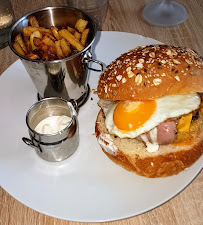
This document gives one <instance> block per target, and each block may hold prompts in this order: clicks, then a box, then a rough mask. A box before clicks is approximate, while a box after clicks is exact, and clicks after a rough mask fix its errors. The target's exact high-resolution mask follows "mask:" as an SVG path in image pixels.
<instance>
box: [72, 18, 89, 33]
mask: <svg viewBox="0 0 203 225" xmlns="http://www.w3.org/2000/svg"><path fill="white" fill-rule="evenodd" d="M87 24H88V21H86V20H83V19H79V20H77V22H76V24H75V28H76V29H77V30H78V31H79V32H80V33H82V32H83V31H84V29H85V28H86V26H87Z"/></svg>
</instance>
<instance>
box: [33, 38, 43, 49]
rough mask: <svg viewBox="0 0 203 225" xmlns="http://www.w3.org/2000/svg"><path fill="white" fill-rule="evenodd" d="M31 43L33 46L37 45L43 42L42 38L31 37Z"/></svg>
mask: <svg viewBox="0 0 203 225" xmlns="http://www.w3.org/2000/svg"><path fill="white" fill-rule="evenodd" d="M33 43H34V45H35V46H37V47H39V46H40V45H41V44H43V42H42V39H41V38H38V37H34V38H33Z"/></svg>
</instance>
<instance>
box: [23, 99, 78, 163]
mask: <svg viewBox="0 0 203 225" xmlns="http://www.w3.org/2000/svg"><path fill="white" fill-rule="evenodd" d="M61 115H65V116H68V117H71V121H70V123H69V124H68V126H67V127H65V128H64V129H63V130H61V131H59V132H57V133H54V134H40V133H37V132H36V131H35V127H36V126H37V125H38V124H39V123H40V122H41V121H42V120H43V119H45V118H47V117H49V116H61ZM26 124H27V127H28V131H29V136H30V138H31V139H28V138H25V137H23V138H22V139H23V141H24V142H25V143H26V144H27V145H29V146H31V147H33V148H34V149H35V150H36V152H37V154H38V155H39V156H40V157H41V158H42V159H44V160H47V161H51V162H57V161H62V160H64V159H66V158H68V157H69V156H71V155H72V154H73V153H74V152H75V151H76V149H77V147H78V144H79V131H78V120H77V113H76V110H75V108H74V107H73V105H72V103H71V102H68V101H66V100H65V99H62V98H58V97H52V98H44V99H42V100H40V101H38V102H36V103H35V104H33V105H32V106H31V107H30V109H29V110H28V112H27V115H26Z"/></svg>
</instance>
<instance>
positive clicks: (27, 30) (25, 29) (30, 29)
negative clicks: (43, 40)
mask: <svg viewBox="0 0 203 225" xmlns="http://www.w3.org/2000/svg"><path fill="white" fill-rule="evenodd" d="M34 31H39V32H40V33H42V34H44V33H49V34H52V32H51V30H49V29H46V28H44V27H31V26H28V27H23V36H30V35H31V34H32V33H33V32H34Z"/></svg>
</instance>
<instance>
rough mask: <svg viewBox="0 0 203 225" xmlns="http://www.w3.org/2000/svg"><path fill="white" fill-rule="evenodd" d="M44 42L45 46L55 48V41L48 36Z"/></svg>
mask: <svg viewBox="0 0 203 225" xmlns="http://www.w3.org/2000/svg"><path fill="white" fill-rule="evenodd" d="M42 42H43V43H44V44H45V45H49V46H55V44H54V41H52V40H51V39H50V38H49V37H48V36H44V37H43V38H42Z"/></svg>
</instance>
